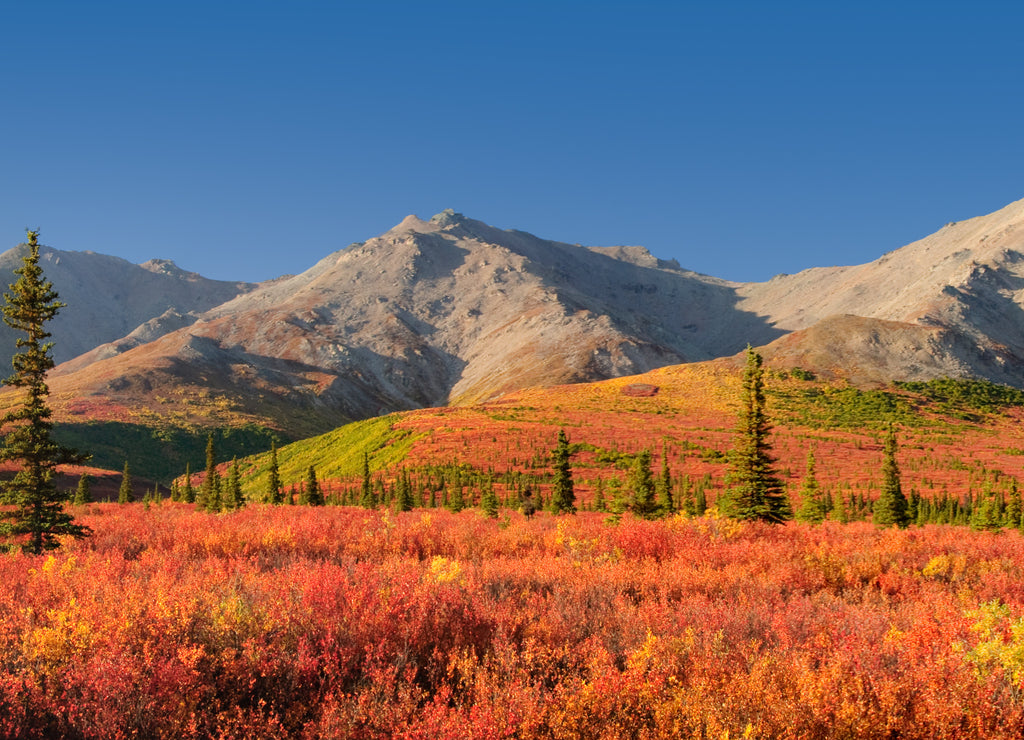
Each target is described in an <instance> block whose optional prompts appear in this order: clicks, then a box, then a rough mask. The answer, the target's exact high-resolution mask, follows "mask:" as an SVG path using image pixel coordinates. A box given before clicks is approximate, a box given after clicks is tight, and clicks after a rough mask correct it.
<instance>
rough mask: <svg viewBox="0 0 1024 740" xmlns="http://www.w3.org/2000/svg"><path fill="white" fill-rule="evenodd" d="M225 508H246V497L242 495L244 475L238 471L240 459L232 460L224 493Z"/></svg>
mask: <svg viewBox="0 0 1024 740" xmlns="http://www.w3.org/2000/svg"><path fill="white" fill-rule="evenodd" d="M223 503H224V508H225V509H241V508H242V507H243V506H245V497H244V496H243V495H242V474H241V471H240V470H239V469H238V458H237V457H235V458H232V459H231V469H230V470H229V471H228V485H227V488H226V489H225V491H224V502H223Z"/></svg>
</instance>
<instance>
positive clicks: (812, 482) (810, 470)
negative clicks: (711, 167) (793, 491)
mask: <svg viewBox="0 0 1024 740" xmlns="http://www.w3.org/2000/svg"><path fill="white" fill-rule="evenodd" d="M827 513H828V512H827V511H826V509H825V498H824V496H822V494H821V487H820V486H819V485H818V478H817V476H816V475H815V464H814V450H813V449H811V450H808V451H807V472H806V473H805V474H804V482H803V485H802V486H801V487H800V508H799V510H797V512H796V518H797V520H798V521H801V522H807V523H808V524H821V523H822V522H823V521H825V514H827Z"/></svg>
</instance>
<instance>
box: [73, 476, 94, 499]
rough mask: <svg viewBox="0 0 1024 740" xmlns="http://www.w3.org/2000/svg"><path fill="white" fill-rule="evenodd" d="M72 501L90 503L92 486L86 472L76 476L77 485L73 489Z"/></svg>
mask: <svg viewBox="0 0 1024 740" xmlns="http://www.w3.org/2000/svg"><path fill="white" fill-rule="evenodd" d="M74 503H76V504H91V503H92V486H91V485H90V478H89V474H88V473H82V475H81V476H79V478H78V487H77V488H76V489H75V500H74Z"/></svg>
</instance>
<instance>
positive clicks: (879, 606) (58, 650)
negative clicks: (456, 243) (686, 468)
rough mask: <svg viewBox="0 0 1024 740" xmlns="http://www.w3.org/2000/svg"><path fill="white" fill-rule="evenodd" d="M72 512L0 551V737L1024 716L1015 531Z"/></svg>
mask: <svg viewBox="0 0 1024 740" xmlns="http://www.w3.org/2000/svg"><path fill="white" fill-rule="evenodd" d="M76 514H77V515H78V516H79V518H80V520H81V521H82V522H83V523H84V524H87V525H88V526H90V527H92V528H93V530H94V531H95V535H94V536H93V537H92V538H91V539H88V540H84V541H76V542H68V543H67V544H66V545H65V547H64V549H62V550H60V551H58V552H56V553H54V554H52V555H46V556H40V557H29V556H24V555H14V556H8V557H4V558H0V578H2V579H3V582H4V584H5V588H4V589H3V590H2V591H0V736H2V737H61V736H71V737H83V738H125V737H132V736H135V737H153V738H172V737H173V738H181V737H192V738H212V737H218V738H242V737H284V736H289V737H309V738H314V737H362V738H378V737H379V738H383V737H404V738H456V737H460V738H461V737H531V738H532V737H544V738H569V737H576V738H578V737H587V738H617V737H651V738H669V737H712V738H720V737H726V736H728V737H742V736H747V737H788V738H822V737H860V738H888V737H894V736H899V737H902V738H953V737H987V738H1016V737H1019V736H1020V728H1021V726H1022V722H1024V707H1022V702H1021V696H1022V689H1024V686H1022V685H1021V674H1020V672H1019V671H1018V670H1017V669H1018V668H1019V667H1020V666H1019V665H1018V664H1019V663H1020V661H1019V660H1018V661H1017V662H1016V663H1015V662H1014V660H1015V658H1014V657H1013V656H1014V655H1015V653H1014V650H1017V651H1018V652H1019V650H1020V648H1021V646H1020V645H1019V644H1018V641H1019V640H1020V639H1022V638H1021V637H1020V634H1019V632H1018V631H1016V629H1011V627H1012V626H1013V625H1016V624H1019V622H1018V620H1019V619H1020V618H1021V615H1022V614H1024V540H1022V538H1021V537H1020V536H1019V535H1018V534H1017V533H1015V532H1011V533H1005V534H1001V535H995V534H987V533H973V532H971V531H969V530H966V529H963V528H955V527H934V526H930V527H925V528H923V529H914V530H909V531H902V532H901V531H892V530H888V531H878V530H876V529H874V528H873V527H871V526H869V525H863V524H854V525H849V526H846V527H840V526H835V525H825V526H822V527H818V528H811V527H806V526H802V525H797V524H789V525H786V526H782V527H776V528H770V527H767V526H759V525H741V524H737V523H734V522H726V521H720V520H716V519H712V518H701V519H694V520H683V519H672V520H668V521H662V522H647V521H640V520H634V519H631V518H629V517H628V516H627V517H626V518H624V519H623V520H622V522H621V523H620V524H618V525H615V526H610V525H608V524H606V523H605V522H604V520H603V518H602V517H600V516H597V515H579V516H576V517H563V518H554V517H551V516H549V515H546V514H542V515H538V516H536V517H534V518H533V519H530V520H528V519H526V518H524V517H522V516H520V515H518V514H514V513H507V512H506V513H505V514H504V517H503V519H501V520H498V521H495V520H487V519H484V518H483V517H481V516H479V514H478V513H476V512H473V511H464V512H462V513H461V514H458V515H455V514H451V513H449V512H445V511H431V512H424V511H413V512H409V513H406V514H399V515H394V514H389V513H386V512H367V511H363V510H358V509H347V508H333V507H328V508H326V509H309V508H305V507H277V508H274V507H263V506H250V507H249V508H247V509H245V510H242V511H239V512H235V513H232V514H227V515H220V516H211V515H206V514H202V513H198V512H196V511H195V510H193V509H192V508H191V507H187V506H182V505H171V504H163V505H160V506H154V507H152V508H149V509H144V508H143V507H142V506H141V505H128V506H118V505H113V504H110V505H107V504H104V505H93V506H90V507H87V508H82V509H80V510H79V511H77V512H76ZM996 603H998V604H999V605H1000V606H999V607H998V609H996V607H994V606H992V605H993V604H996ZM986 614H987V615H989V616H987V617H986V616H985V615H986ZM993 656H995V657H993Z"/></svg>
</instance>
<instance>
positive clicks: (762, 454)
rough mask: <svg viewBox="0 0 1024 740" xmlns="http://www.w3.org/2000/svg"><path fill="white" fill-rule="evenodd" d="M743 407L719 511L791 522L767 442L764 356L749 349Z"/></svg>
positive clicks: (730, 455)
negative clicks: (726, 486) (762, 357)
mask: <svg viewBox="0 0 1024 740" xmlns="http://www.w3.org/2000/svg"><path fill="white" fill-rule="evenodd" d="M740 404H741V405H740V413H739V422H738V424H737V426H736V440H735V442H734V443H733V448H732V450H731V451H730V453H729V472H728V474H727V476H726V483H727V485H728V488H727V489H726V491H725V494H724V495H723V496H722V497H721V499H720V501H719V508H720V509H721V511H722V513H723V514H725V515H726V516H729V517H731V518H733V519H742V520H752V519H759V520H761V521H766V522H771V523H773V524H779V523H782V522H784V521H786V520H788V519H792V518H793V509H792V507H791V506H790V503H789V498H788V497H787V496H786V493H785V491H784V489H783V486H782V481H781V480H780V479H779V477H778V476H777V475H776V473H775V467H774V466H775V458H774V457H772V454H771V445H770V444H769V442H768V435H769V434H770V433H771V428H772V427H771V424H770V423H769V422H768V416H767V414H766V413H765V410H764V406H765V395H764V367H763V364H762V360H761V355H759V354H758V353H757V352H755V351H754V350H753V348H752V347H750V346H748V347H747V364H746V368H745V369H744V371H743V392H742V395H741V398H740Z"/></svg>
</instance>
